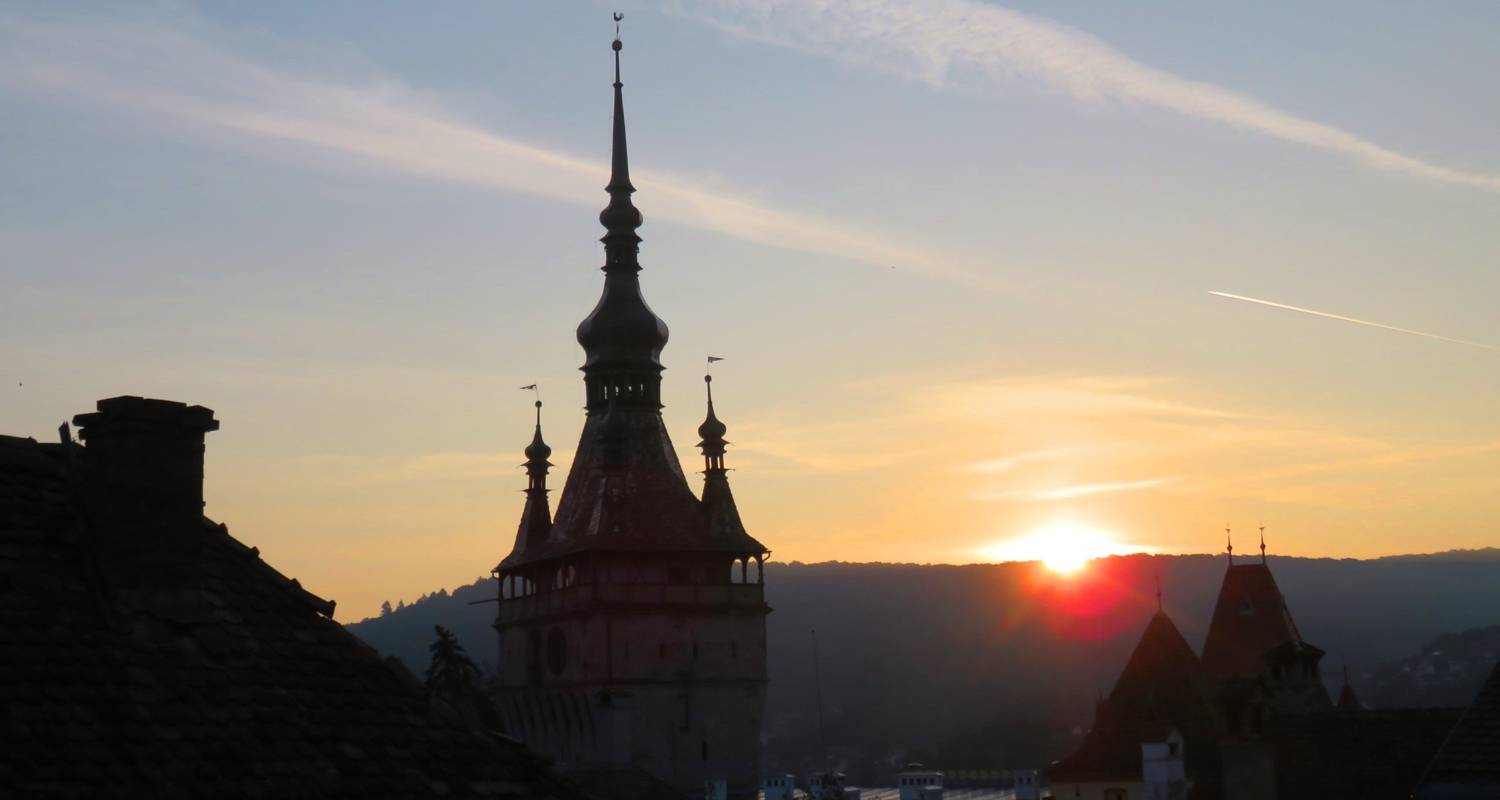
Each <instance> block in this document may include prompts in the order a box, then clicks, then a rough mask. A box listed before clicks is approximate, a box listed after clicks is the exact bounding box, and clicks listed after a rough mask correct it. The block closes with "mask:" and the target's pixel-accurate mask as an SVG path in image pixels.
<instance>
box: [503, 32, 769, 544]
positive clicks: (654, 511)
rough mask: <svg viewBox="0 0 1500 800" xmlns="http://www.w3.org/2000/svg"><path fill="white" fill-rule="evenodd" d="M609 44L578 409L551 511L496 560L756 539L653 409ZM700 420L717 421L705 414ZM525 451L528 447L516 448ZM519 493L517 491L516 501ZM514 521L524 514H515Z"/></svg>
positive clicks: (655, 371)
mask: <svg viewBox="0 0 1500 800" xmlns="http://www.w3.org/2000/svg"><path fill="white" fill-rule="evenodd" d="M613 47H614V51H615V82H614V90H615V113H614V151H613V156H612V159H611V173H610V181H609V186H607V187H606V191H608V192H609V197H610V200H609V205H608V206H607V207H606V208H605V209H604V212H603V213H602V214H600V216H599V220H600V222H601V223H603V224H604V227H605V229H606V231H607V232H606V234H605V236H604V238H603V240H602V241H603V242H604V250H605V265H604V268H603V269H604V293H603V295H602V296H601V297H600V298H599V304H598V305H597V306H595V308H594V311H593V313H591V314H590V315H589V316H588V318H587V319H585V320H584V321H583V323H582V324H581V325H579V326H578V341H579V343H580V344H582V345H583V348H584V351H585V353H586V354H587V360H586V362H585V363H584V366H583V372H584V383H585V385H586V387H587V394H588V410H589V414H588V417H587V419H586V420H585V421H584V426H583V434H582V436H580V437H579V441H578V451H577V453H576V454H575V455H574V457H573V463H572V466H571V467H570V468H569V471H568V478H567V481H566V482H565V483H564V485H563V490H562V496H561V497H560V498H559V499H558V504H557V514H556V516H555V517H554V518H553V520H552V523H551V525H550V526H549V528H548V530H547V531H546V532H545V534H543V535H540V536H539V535H536V532H535V531H531V532H529V533H528V536H527V537H526V539H525V540H524V541H523V540H522V539H521V538H520V537H518V539H517V543H516V547H515V548H514V549H513V550H512V552H511V553H510V555H508V556H506V558H505V560H504V561H502V562H500V566H499V568H500V569H507V570H508V569H514V568H517V567H519V566H522V565H524V564H529V563H535V562H538V561H543V560H547V559H553V558H560V557H563V556H567V555H570V554H573V553H578V552H582V551H590V552H602V551H654V552H695V553H710V552H712V553H724V554H728V555H734V556H740V557H744V556H758V555H761V554H763V553H765V552H767V551H766V548H765V546H764V545H762V544H761V543H760V542H758V541H756V540H755V539H754V537H752V536H750V535H749V534H748V533H746V532H745V529H744V526H743V525H742V524H741V523H740V518H739V512H738V511H737V510H736V509H735V508H734V499H733V497H732V496H731V495H729V494H728V485H727V483H725V485H724V487H723V490H722V491H716V492H715V493H710V492H709V491H708V490H707V489H705V495H706V499H707V496H709V495H712V497H713V499H714V502H712V503H705V502H703V501H700V500H699V499H698V497H697V496H696V495H694V494H693V491H692V489H690V488H689V487H688V483H687V478H686V476H685V475H684V474H683V472H682V466H681V463H680V462H679V461H678V459H677V452H676V450H675V449H674V448H673V447H672V440H671V437H669V436H668V435H667V429H666V425H665V424H664V422H663V421H662V417H661V404H660V402H659V399H660V390H659V384H660V380H661V375H660V374H661V370H662V366H661V361H660V355H661V350H662V348H663V347H664V346H665V345H666V343H667V326H666V323H664V322H662V321H661V320H660V319H659V318H657V316H656V314H655V313H653V312H652V311H651V309H650V308H649V307H648V306H647V305H646V301H645V299H644V298H643V297H642V296H641V290H640V280H639V276H638V274H637V273H639V271H640V265H639V264H638V263H637V259H636V253H637V249H638V246H639V244H640V237H639V236H637V235H636V233H635V230H636V228H638V227H639V226H640V224H641V215H640V212H639V211H637V210H636V209H635V206H634V205H633V203H632V201H631V194H632V193H633V192H634V191H635V187H634V186H632V185H631V183H630V165H629V161H628V158H627V155H626V149H625V110H624V99H623V93H622V84H621V81H620V73H619V69H620V67H619V64H620V60H619V59H620V48H621V44H620V40H619V39H618V38H617V39H615V41H614V44H613ZM709 417H710V421H711V422H713V423H716V424H717V425H718V427H717V428H714V427H713V426H712V425H710V424H709V422H705V423H704V424H705V425H707V426H709V427H708V429H707V430H708V432H709V433H712V432H713V431H714V430H718V432H719V433H718V436H719V437H720V438H722V435H723V423H720V422H718V420H717V419H716V418H714V417H713V414H712V410H710V414H709ZM528 455H529V454H528ZM528 502H529V501H528ZM523 525H524V522H523Z"/></svg>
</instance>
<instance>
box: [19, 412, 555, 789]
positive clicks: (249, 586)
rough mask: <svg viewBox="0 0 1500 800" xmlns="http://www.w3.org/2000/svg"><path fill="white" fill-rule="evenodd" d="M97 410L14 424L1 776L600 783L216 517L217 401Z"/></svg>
mask: <svg viewBox="0 0 1500 800" xmlns="http://www.w3.org/2000/svg"><path fill="white" fill-rule="evenodd" d="M99 409H100V410H99V413H97V414H92V415H81V416H80V417H79V418H78V421H79V422H80V423H81V424H83V426H84V431H83V434H84V436H85V438H86V440H87V441H88V442H89V446H88V447H83V446H78V445H72V444H71V443H70V442H63V443H59V444H46V443H39V442H36V441H34V440H31V439H20V438H15V437H0V630H3V631H4V645H3V646H0V787H8V788H5V789H0V794H5V793H6V792H7V791H15V792H17V794H19V795H21V796H39V795H40V796H67V797H74V796H104V795H108V796H196V797H293V796H295V797H352V796H361V797H423V796H437V795H443V796H452V797H517V798H519V797H527V798H533V797H535V798H570V797H579V796H581V795H580V794H579V793H578V792H577V791H576V790H574V789H572V788H570V787H569V786H568V785H566V784H564V783H562V782H560V781H559V780H558V779H556V778H554V777H553V776H552V775H551V774H550V773H549V772H548V771H547V769H546V768H545V766H544V765H543V764H542V763H541V762H540V761H539V760H538V759H537V758H536V757H535V756H533V755H531V754H530V753H528V752H527V751H525V750H524V749H523V748H521V747H520V746H519V745H517V744H515V743H513V742H511V741H509V740H506V739H503V738H502V737H498V736H495V735H492V734H487V733H485V732H482V731H480V730H478V729H476V728H473V727H470V726H469V725H468V723H466V722H465V721H464V720H463V719H462V718H461V717H460V716H459V715H458V714H457V713H456V712H454V711H453V710H451V709H448V708H446V707H444V706H440V705H435V704H434V703H431V702H429V701H428V700H427V699H426V698H424V697H423V695H422V694H421V691H420V688H419V687H418V686H417V685H416V682H415V679H414V678H413V677H412V676H411V675H410V673H408V672H406V671H405V669H404V668H402V667H400V666H399V665H396V664H394V663H388V662H386V661H383V660H382V659H381V657H380V656H379V655H378V654H377V653H376V652H375V651H374V650H373V649H372V648H370V647H369V646H367V645H365V644H363V643H362V642H360V641H359V640H358V639H356V638H355V637H354V636H353V635H352V634H350V633H348V632H347V631H345V630H344V628H343V627H342V626H340V625H339V624H338V623H337V622H334V620H333V619H332V614H333V603H332V602H329V601H324V600H322V599H320V598H318V597H317V596H315V595H313V594H311V593H309V592H307V591H306V590H304V589H303V588H302V587H301V586H300V584H299V583H298V582H297V581H296V580H293V579H288V578H287V577H285V576H283V575H282V574H281V573H279V572H277V571H276V570H275V569H273V568H272V567H271V566H270V565H269V564H267V563H266V562H265V561H263V560H262V559H261V558H260V556H259V553H258V551H257V550H256V549H255V548H253V547H248V546H246V545H244V544H242V543H240V542H239V541H237V540H236V539H235V538H234V537H232V536H230V535H229V532H228V530H227V529H226V528H225V527H224V526H222V525H218V524H215V523H214V522H212V521H210V520H209V519H207V518H205V517H204V516H203V515H202V510H201V508H202V504H201V474H202V472H201V464H202V444H201V442H202V438H203V433H204V431H206V430H212V429H214V428H216V427H217V422H215V421H213V418H212V412H210V411H208V409H203V408H200V407H197V406H193V407H188V406H184V405H183V404H181V403H170V402H166V401H160V400H142V399H140V398H115V399H113V400H105V401H100V403H99ZM91 433H94V434H96V435H95V436H92V437H91V436H90V434H91ZM106 434H108V435H106ZM95 439H98V443H97V444H96V443H95ZM195 442H196V444H195ZM195 447H196V462H195V461H194V460H193V458H194V448H195ZM153 448H158V449H153ZM153 454H156V455H161V458H160V459H157V458H154V457H153ZM174 458H175V459H177V460H175V461H174V460H173V459H174ZM195 464H196V468H197V474H196V476H195V475H193V470H194V466H195ZM195 479H196V481H197V487H198V494H197V497H196V499H194V497H193V491H192V485H193V481H194V480H195ZM121 487H124V488H123V489H122V488H121ZM179 490H180V491H179ZM184 498H186V499H187V500H188V501H190V502H186V503H183V502H179V501H181V500H183V499H184ZM121 502H123V503H125V504H126V505H125V506H119V505H114V504H116V503H121ZM194 503H196V506H197V509H196V511H195V512H194V511H193V509H192V506H193V504H194ZM183 509H187V511H188V512H190V513H186V514H179V513H178V511H181V510H183ZM116 512H118V513H116Z"/></svg>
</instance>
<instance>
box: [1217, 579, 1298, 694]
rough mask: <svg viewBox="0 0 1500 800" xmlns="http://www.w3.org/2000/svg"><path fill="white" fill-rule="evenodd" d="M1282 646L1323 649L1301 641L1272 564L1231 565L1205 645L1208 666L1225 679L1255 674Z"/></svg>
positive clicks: (1296, 648) (1220, 591) (1221, 589)
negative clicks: (1264, 659)
mask: <svg viewBox="0 0 1500 800" xmlns="http://www.w3.org/2000/svg"><path fill="white" fill-rule="evenodd" d="M1282 647H1285V648H1291V649H1294V650H1302V649H1307V650H1312V651H1316V652H1319V653H1321V651H1319V650H1318V649H1317V648H1315V647H1313V646H1312V645H1310V644H1307V643H1306V642H1304V641H1303V640H1302V634H1301V633H1299V632H1298V631H1297V623H1296V622H1294V621H1293V620H1292V612H1291V611H1290V610H1289V609H1287V606H1286V599H1285V598H1284V597H1282V595H1281V589H1280V588H1279V587H1277V585H1276V579H1275V578H1274V577H1272V575H1271V569H1270V567H1268V566H1266V565H1265V564H1263V563H1259V564H1257V563H1250V564H1235V565H1233V566H1231V567H1229V569H1228V570H1227V571H1225V573H1224V583H1223V585H1222V586H1221V587H1220V588H1219V599H1218V602H1217V603H1216V604H1215V605H1214V615H1213V619H1212V621H1211V622H1210V623H1209V628H1208V638H1207V640H1206V641H1205V642H1204V644H1203V666H1204V668H1205V669H1207V670H1208V671H1209V672H1210V673H1213V674H1214V675H1217V676H1220V677H1229V676H1250V675H1255V674H1257V673H1258V672H1260V670H1261V668H1262V658H1263V657H1264V656H1265V655H1266V654H1267V653H1269V652H1271V651H1272V650H1275V649H1277V648H1282Z"/></svg>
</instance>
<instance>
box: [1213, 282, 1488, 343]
mask: <svg viewBox="0 0 1500 800" xmlns="http://www.w3.org/2000/svg"><path fill="white" fill-rule="evenodd" d="M1209 294H1211V295H1215V296H1217V297H1227V298H1229V299H1230V300H1243V301H1245V302H1246V303H1255V304H1257V305H1263V306H1270V307H1271V308H1280V309H1283V310H1285V311H1296V312H1297V313H1299V314H1311V315H1313V316H1315V317H1323V318H1324V319H1336V320H1338V321H1340V322H1352V323H1354V324H1355V325H1366V326H1369V327H1371V328H1379V329H1381V330H1385V331H1395V332H1396V333H1405V334H1408V335H1410V336H1421V337H1422V338H1424V339H1436V340H1438V341H1440V342H1452V343H1453V344H1466V345H1468V346H1470V347H1479V348H1482V349H1485V350H1500V347H1496V346H1494V345H1492V344H1485V343H1484V342H1471V341H1469V340H1468V339H1454V338H1453V337H1451V336H1443V335H1440V334H1436V333H1427V332H1426V331H1414V330H1412V329H1411V328H1398V327H1396V326H1395V325H1385V324H1382V323H1379V322H1371V321H1369V320H1367V319H1355V318H1354V317H1343V316H1339V315H1338V314H1330V313H1328V312H1327V311H1314V310H1312V309H1310V308H1302V307H1300V306H1289V305H1286V304H1285V303H1273V302H1271V301H1270V300H1257V299H1256V298H1254V297H1245V296H1243V295H1238V294H1230V293H1228V292H1215V291H1210V292H1209Z"/></svg>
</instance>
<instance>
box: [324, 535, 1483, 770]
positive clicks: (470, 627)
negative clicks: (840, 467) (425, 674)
mask: <svg viewBox="0 0 1500 800" xmlns="http://www.w3.org/2000/svg"><path fill="white" fill-rule="evenodd" d="M1270 563H1271V568H1272V571H1273V572H1274V573H1275V575H1276V578H1277V580H1278V582H1279V583H1280V585H1281V588H1282V591H1283V592H1284V593H1285V595H1286V597H1287V600H1288V603H1289V605H1290V606H1291V610H1292V613H1293V615H1294V616H1295V618H1296V620H1297V623H1298V626H1299V628H1300V629H1301V631H1302V634H1303V636H1304V637H1305V638H1306V639H1307V640H1308V641H1310V642H1313V643H1314V644H1317V645H1319V646H1321V647H1323V648H1324V649H1325V650H1327V651H1328V657H1327V659H1325V662H1324V670H1325V679H1326V680H1328V682H1329V683H1330V685H1331V688H1332V689H1333V690H1334V691H1336V690H1337V688H1338V680H1339V673H1340V671H1341V669H1342V667H1343V666H1345V665H1347V666H1348V667H1349V671H1350V673H1351V675H1352V676H1354V682H1355V687H1356V689H1359V690H1360V691H1361V692H1362V694H1363V695H1364V696H1366V698H1367V701H1370V700H1373V698H1374V697H1375V696H1376V693H1375V692H1374V690H1373V689H1374V687H1373V683H1371V681H1373V678H1369V679H1367V678H1364V677H1362V676H1365V675H1371V676H1373V675H1375V673H1376V670H1377V668H1378V667H1379V666H1380V665H1383V664H1386V663H1388V662H1393V661H1396V660H1398V659H1402V658H1405V657H1408V656H1409V654H1411V653H1413V652H1416V651H1419V650H1420V649H1421V648H1422V647H1424V646H1425V645H1426V644H1427V643H1429V642H1430V641H1431V640H1432V639H1433V638H1434V637H1435V636H1437V635H1439V634H1440V633H1442V632H1443V631H1452V630H1461V629H1466V628H1473V627H1479V626H1484V625H1490V624H1494V623H1497V622H1500V588H1497V587H1500V581H1497V579H1500V551H1495V550H1483V551H1465V552H1452V553H1443V554H1436V555H1422V556H1400V557H1392V558H1381V559H1374V560H1363V561H1362V560H1353V559H1341V560H1336V559H1303V558H1279V557H1274V558H1272V559H1271V562H1270ZM1224 567H1225V560H1224V557H1223V556H1144V555H1138V556H1122V557H1115V558H1109V559H1104V560H1102V561H1098V562H1094V563H1093V564H1092V565H1090V567H1089V568H1088V570H1087V571H1086V572H1085V573H1084V574H1082V575H1079V576H1077V577H1074V578H1062V577H1058V576H1054V575H1051V574H1050V573H1047V572H1045V571H1044V570H1041V569H1039V568H1037V567H1036V565H1034V564H1025V563H1010V564H983V565H968V566H947V565H932V566H925V565H912V564H853V563H839V562H832V563H823V564H801V563H796V562H793V563H789V564H772V565H769V566H768V569H767V576H766V583H767V587H766V593H767V598H768V600H769V602H770V604H771V606H772V607H773V608H774V609H775V610H774V611H773V613H772V614H771V616H770V620H769V643H770V674H771V687H770V692H769V697H768V704H767V705H768V707H767V716H766V735H767V758H768V760H769V761H770V763H771V765H772V766H773V767H774V768H775V769H778V770H785V771H803V770H805V769H807V768H808V767H811V766H813V765H812V764H811V763H804V762H802V761H801V758H802V757H804V756H806V755H808V754H812V753H815V752H816V750H817V746H816V742H817V738H818V736H817V730H816V726H817V723H816V713H815V708H814V704H813V698H814V684H813V659H812V637H813V634H812V632H813V631H814V630H816V631H817V642H818V650H819V656H820V660H821V668H822V676H823V697H824V711H825V717H826V723H825V724H826V728H827V738H828V742H829V745H830V750H832V751H834V752H833V757H834V759H835V760H838V761H841V762H843V763H844V764H845V765H846V769H848V770H849V771H850V772H851V774H852V775H853V776H854V777H855V778H856V779H859V780H867V778H862V777H860V776H861V775H869V774H876V773H881V772H884V771H885V769H886V768H887V767H888V766H889V765H890V764H891V763H894V762H895V761H898V760H900V759H903V758H906V757H908V756H911V755H914V754H915V755H918V756H923V757H925V758H926V759H927V760H928V761H930V762H934V763H939V764H943V765H944V766H947V767H949V768H956V767H963V766H976V767H980V766H982V767H994V766H1000V765H1007V764H1009V765H1027V764H1030V765H1037V764H1040V763H1044V762H1045V761H1046V760H1049V759H1051V758H1055V757H1057V756H1058V755H1059V754H1061V753H1063V752H1065V751H1066V750H1067V749H1068V747H1069V746H1070V744H1071V742H1072V739H1073V737H1074V736H1076V735H1078V734H1079V733H1080V732H1081V731H1082V730H1083V729H1084V728H1086V727H1087V726H1088V724H1089V721H1090V716H1091V713H1092V705H1093V700H1094V698H1095V697H1096V696H1097V694H1098V693H1099V692H1101V691H1107V689H1108V688H1109V686H1110V685H1111V683H1112V682H1113V680H1114V678H1115V676H1116V675H1117V674H1118V672H1119V670H1120V668H1121V667H1122V666H1123V664H1124V661H1125V658H1126V657H1127V655H1128V654H1129V651H1130V648H1131V647H1132V646H1133V645H1134V643H1135V639H1136V637H1138V636H1139V634H1140V632H1141V630H1142V628H1143V627H1144V625H1145V623H1146V620H1147V618H1148V616H1149V615H1150V613H1151V611H1153V610H1154V609H1155V606H1156V598H1155V588H1154V587H1155V581H1156V579H1157V577H1160V580H1161V585H1162V589H1163V596H1164V606H1165V608H1166V610H1167V612H1168V613H1169V614H1170V615H1171V616H1172V617H1173V619H1174V620H1175V621H1176V622H1177V623H1178V625H1179V627H1180V628H1181V629H1182V632H1183V634H1184V635H1185V636H1186V637H1187V639H1188V641H1189V642H1190V643H1192V644H1193V645H1194V646H1195V647H1199V648H1201V645H1202V641H1203V637H1204V636H1205V634H1206V633H1207V625H1208V619H1209V615H1210V613H1211V612H1212V608H1213V603H1214V599H1215V597H1216V596H1217V592H1218V587H1219V581H1220V579H1221V578H1222V575H1223V572H1224ZM494 596H495V592H494V585H493V582H492V581H489V580H484V581H479V582H477V583H475V584H472V585H469V586H465V587H460V588H459V589H456V590H454V591H453V592H452V593H451V594H448V593H442V594H438V595H433V596H429V597H427V598H425V599H423V600H420V601H418V602H416V603H413V604H412V605H410V606H407V607H406V608H404V609H402V610H400V611H397V612H395V613H392V614H390V615H388V616H383V617H379V618H374V619H369V620H364V621H362V622H359V623H355V624H353V625H350V626H349V627H350V629H351V630H353V631H354V632H355V633H356V634H358V635H359V636H360V637H361V638H363V639H365V640H366V641H367V642H369V643H371V644H372V645H374V646H375V647H376V648H377V649H379V650H381V651H382V652H384V653H387V654H392V655H395V656H397V657H398V658H401V659H402V660H403V661H405V662H406V663H407V664H408V665H409V666H410V667H411V668H412V669H413V670H416V671H420V670H421V669H423V668H425V666H426V647H427V644H428V639H429V638H430V634H431V631H432V626H433V625H434V624H442V625H445V626H447V627H449V628H451V629H453V630H454V631H455V632H456V633H457V634H458V635H459V637H460V639H461V640H462V641H463V642H464V644H465V646H466V647H467V648H468V650H469V651H470V652H471V653H472V654H473V655H474V656H475V657H476V660H478V661H479V662H480V663H481V664H482V665H484V666H486V668H488V669H493V667H494V662H495V655H494V646H495V645H494V633H493V630H492V629H491V628H490V627H489V625H490V621H491V619H492V618H493V616H494V605H493V604H492V603H483V602H482V601H486V600H489V599H491V598H493V597H494ZM476 601H477V602H480V604H478V605H470V603H473V602H476Z"/></svg>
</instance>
